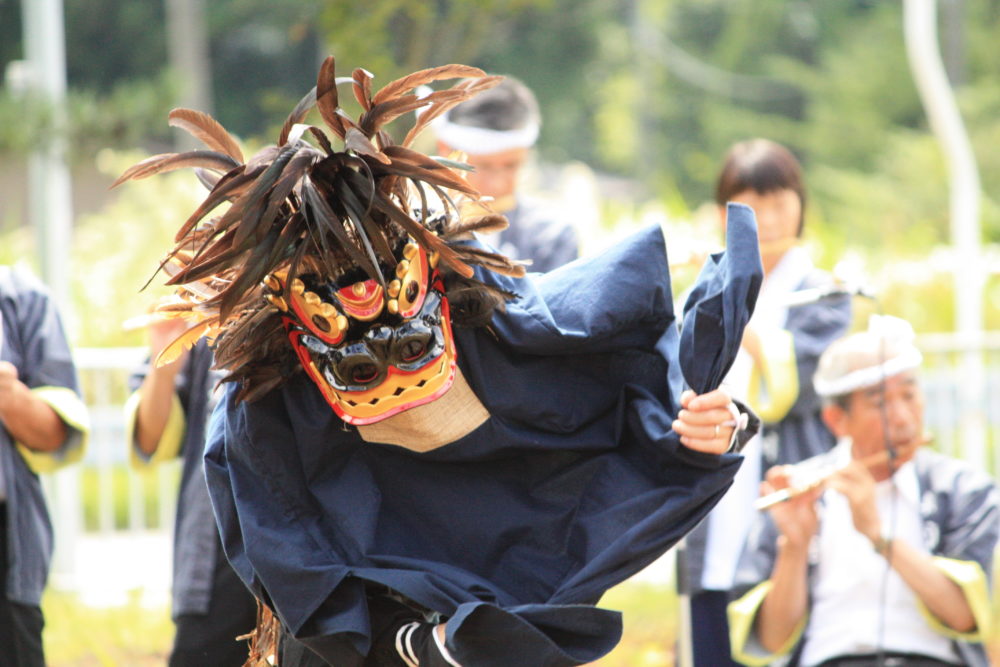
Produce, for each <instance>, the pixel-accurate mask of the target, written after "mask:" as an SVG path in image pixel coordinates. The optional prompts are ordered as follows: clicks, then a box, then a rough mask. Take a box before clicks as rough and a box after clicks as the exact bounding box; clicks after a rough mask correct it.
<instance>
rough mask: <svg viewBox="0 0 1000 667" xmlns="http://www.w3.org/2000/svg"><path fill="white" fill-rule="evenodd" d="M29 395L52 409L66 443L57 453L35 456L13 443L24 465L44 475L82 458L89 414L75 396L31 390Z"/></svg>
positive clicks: (51, 390)
mask: <svg viewBox="0 0 1000 667" xmlns="http://www.w3.org/2000/svg"><path fill="white" fill-rule="evenodd" d="M31 393H32V394H34V395H35V397H36V398H39V399H41V400H42V401H44V402H45V403H46V405H48V406H49V407H50V408H52V410H53V411H55V413H56V414H57V415H59V418H60V419H62V420H63V423H64V424H66V439H65V440H64V441H63V443H62V445H61V446H60V447H59V449H57V450H55V451H52V452H39V451H36V450H34V449H31V448H30V447H28V446H26V445H23V444H21V443H20V442H18V443H15V444H16V445H17V451H18V452H20V454H21V457H22V458H23V459H24V462H25V463H27V464H28V467H29V468H31V470H32V471H33V472H35V473H36V474H42V473H48V472H52V471H54V470H57V469H59V468H61V467H63V466H66V465H69V464H71V463H76V462H77V461H79V460H80V459H81V458H83V453H84V451H85V450H86V448H87V440H88V438H89V437H90V413H89V412H87V406H86V405H85V404H84V402H83V400H81V399H80V397H79V395H77V393H76V392H75V391H73V390H72V389H69V388H68V387H52V386H45V387H35V388H34V389H32V390H31Z"/></svg>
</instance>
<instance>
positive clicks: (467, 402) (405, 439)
mask: <svg viewBox="0 0 1000 667" xmlns="http://www.w3.org/2000/svg"><path fill="white" fill-rule="evenodd" d="M489 416H490V413H489V412H487V410H486V408H485V407H483V404H482V403H480V402H479V399H478V398H477V397H476V395H475V394H474V393H473V391H472V388H471V387H469V383H467V382H466V381H465V376H464V375H462V370H461V369H460V368H456V369H455V381H454V382H453V383H452V385H451V388H450V389H448V391H447V392H445V394H444V395H443V396H441V397H440V398H438V399H437V400H434V401H431V402H430V403H425V404H424V405H420V406H418V407H415V408H411V409H409V410H405V411H403V412H400V413H399V414H397V415H393V416H392V417H389V418H387V419H383V420H382V421H378V422H375V423H374V424H366V425H364V426H359V427H358V433H360V434H361V437H362V438H363V439H364V440H367V441H368V442H382V443H386V444H390V445H399V446H400V447H406V448H407V449H411V450H413V451H415V452H429V451H430V450H432V449H437V448H438V447H443V446H444V445H447V444H448V443H449V442H455V441H456V440H458V439H459V438H461V437H462V436H464V435H467V434H469V433H471V432H472V431H474V430H476V429H477V428H479V426H480V424H482V423H483V422H484V421H486V420H487V419H489Z"/></svg>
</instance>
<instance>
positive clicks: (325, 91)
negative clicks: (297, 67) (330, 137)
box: [316, 56, 343, 152]
mask: <svg viewBox="0 0 1000 667" xmlns="http://www.w3.org/2000/svg"><path fill="white" fill-rule="evenodd" d="M335 70H336V62H335V61H334V59H333V56H329V57H327V59H326V60H324V61H323V65H322V66H321V67H320V68H319V76H318V77H317V78H316V108H317V109H319V115H320V116H321V117H322V118H323V122H325V123H326V124H327V126H328V127H329V128H330V129H331V130H333V131H334V132H335V133H336V134H337V135H338V136H339V135H342V134H343V129H342V128H343V125H342V124H341V123H340V121H339V119H338V118H337V109H338V107H339V106H340V98H339V96H338V94H337V75H336V71H335ZM328 152H330V151H328Z"/></svg>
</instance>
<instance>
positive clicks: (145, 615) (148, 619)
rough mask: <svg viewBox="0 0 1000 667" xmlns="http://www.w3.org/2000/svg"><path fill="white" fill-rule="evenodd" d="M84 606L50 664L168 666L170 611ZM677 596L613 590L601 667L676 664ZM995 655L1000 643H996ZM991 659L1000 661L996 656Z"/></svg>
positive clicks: (59, 635)
mask: <svg viewBox="0 0 1000 667" xmlns="http://www.w3.org/2000/svg"><path fill="white" fill-rule="evenodd" d="M138 600H139V597H138V595H136V596H135V599H133V600H130V601H129V603H128V604H126V605H125V606H121V607H114V608H108V609H93V608H89V607H86V606H84V605H82V604H80V602H79V601H78V600H77V599H76V598H75V597H74V596H72V595H69V594H66V593H58V592H53V591H50V592H48V593H46V595H45V599H44V601H43V606H44V610H45V616H46V623H47V625H46V630H45V651H46V657H47V659H48V665H49V667H153V666H154V665H164V664H165V663H166V657H167V653H168V651H169V648H170V642H171V638H172V636H173V625H172V624H171V622H170V619H169V617H168V612H167V610H166V609H165V608H163V609H150V608H147V607H144V606H143V605H141V604H139V601H138ZM676 604H677V600H676V596H675V595H674V591H673V588H672V586H670V585H663V584H649V583H638V582H626V583H624V584H621V585H620V586H618V587H616V588H613V589H611V590H610V591H608V593H607V594H606V595H605V596H604V598H603V599H602V601H601V606H602V607H605V608H608V609H618V610H621V611H623V612H624V614H625V632H624V636H623V638H622V641H621V643H620V644H619V645H618V647H617V648H615V650H614V651H612V652H611V653H610V654H609V655H608V656H606V657H605V658H603V659H601V660H600V661H598V662H596V663H593V664H594V665H595V666H597V667H668V666H670V665H673V664H674V653H673V645H674V634H675V619H676ZM992 648H993V649H994V650H993V651H992V653H993V655H994V656H998V657H1000V646H997V643H996V642H994V644H993V647H992ZM993 664H1000V662H997V661H994V663H993Z"/></svg>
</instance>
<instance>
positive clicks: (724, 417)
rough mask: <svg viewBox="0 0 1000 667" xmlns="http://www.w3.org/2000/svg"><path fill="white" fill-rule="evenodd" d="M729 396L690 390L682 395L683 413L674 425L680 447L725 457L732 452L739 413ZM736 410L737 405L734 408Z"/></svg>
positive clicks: (723, 393) (717, 390)
mask: <svg viewBox="0 0 1000 667" xmlns="http://www.w3.org/2000/svg"><path fill="white" fill-rule="evenodd" d="M732 405H733V402H732V399H731V398H730V397H729V393H728V392H727V391H726V390H725V389H715V390H713V391H710V392H708V393H707V394H695V393H694V392H693V391H691V390H687V391H685V392H684V393H683V394H681V408H682V409H681V411H680V413H679V414H678V415H677V419H675V420H674V423H673V425H672V427H673V429H674V432H676V433H677V435H679V436H680V438H681V444H683V445H684V446H685V447H688V448H690V449H693V450H695V451H698V452H705V453H707V454H722V453H723V452H725V451H726V450H727V449H729V445H730V442H732V438H733V431H734V430H735V429H736V426H737V425H736V422H735V420H734V419H733V415H734V414H735V413H736V411H735V410H734V409H733V408H731V407H730V406H732ZM733 407H735V406H733Z"/></svg>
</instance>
